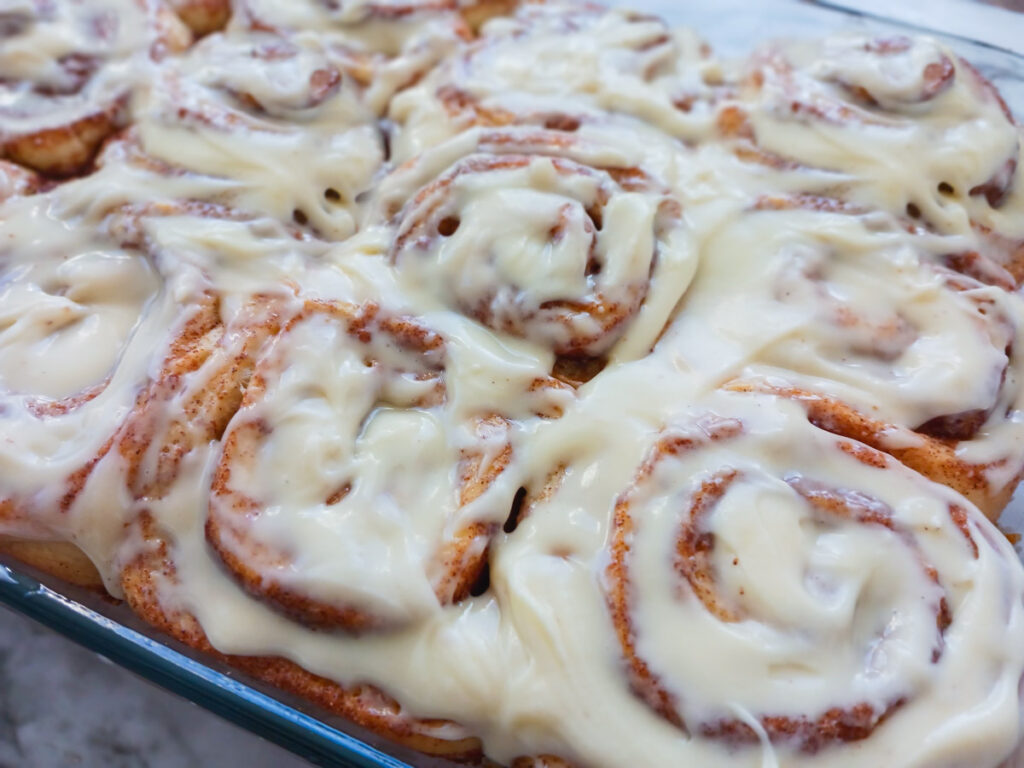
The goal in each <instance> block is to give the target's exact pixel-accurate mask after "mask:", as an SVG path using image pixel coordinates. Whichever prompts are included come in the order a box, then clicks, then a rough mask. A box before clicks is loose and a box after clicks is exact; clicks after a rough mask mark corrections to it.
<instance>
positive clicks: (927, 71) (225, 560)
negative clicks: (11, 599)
mask: <svg viewBox="0 0 1024 768" xmlns="http://www.w3.org/2000/svg"><path fill="white" fill-rule="evenodd" d="M334 5H337V7H336V8H335V7H334ZM56 6H59V7H61V8H63V5H62V4H60V3H57V4H56ZM69 7H70V6H69ZM61 13H64V11H61ZM15 16H17V13H15ZM44 16H45V14H44ZM5 18H6V17H4V16H2V15H0V28H2V29H4V30H5V32H4V34H7V31H6V30H7V28H8V27H7V26H3V25H4V24H5V23H6V22H5V21H4V19H5ZM12 18H13V17H12ZM17 18H20V16H17ZM45 19H46V21H45V24H46V25H49V26H45V28H44V27H39V26H33V25H25V26H22V27H19V26H18V25H17V24H14V22H11V24H12V25H13V26H11V31H10V36H11V38H12V39H14V40H15V41H17V45H19V46H30V45H31V41H32V39H33V36H35V35H37V34H43V35H44V37H45V38H46V42H47V46H48V47H47V48H45V49H42V50H45V51H51V50H54V48H53V47H54V46H65V47H66V46H71V47H72V48H73V47H75V46H76V45H79V43H80V42H81V41H80V40H78V38H77V37H75V35H78V34H79V32H78V31H76V30H77V29H78V27H77V26H76V24H79V22H78V21H77V20H76V19H77V17H74V16H68V17H67V18H65V17H64V16H63V15H60V14H56V15H49V16H45ZM51 26H53V27H54V30H55V31H54V30H51V31H50V32H45V30H46V29H50V27H51ZM44 32H45V34H44ZM126 34H127V32H126ZM140 34H141V33H140ZM65 37H67V38H68V39H67V40H66V41H65ZM76 41H78V42H76ZM3 45H4V46H6V40H5V42H4V44H3ZM8 50H13V49H7V48H5V47H3V46H0V51H3V53H0V70H2V71H4V72H6V69H3V68H4V67H5V66H7V65H5V62H6V58H5V56H6V55H7V53H6V52H7V51H8ZM61 50H63V48H62V49H61ZM69 50H70V48H69ZM56 55H57V54H56V53H54V54H52V55H49V58H47V56H43V57H42V58H41V59H40V63H39V64H38V67H42V68H43V69H45V66H44V65H45V64H46V62H47V61H50V59H52V58H53V56H56ZM18 61H21V60H20V59H19V60H18ZM137 62H138V64H137V66H136V67H134V69H131V68H130V71H128V72H126V73H125V74H126V76H127V77H128V82H129V90H130V99H129V100H128V102H127V105H128V106H127V107H126V108H127V109H128V110H129V117H128V120H127V122H128V124H129V125H130V127H129V128H128V129H127V130H126V131H125V132H123V133H121V134H119V135H118V136H117V137H115V138H113V139H112V140H111V141H110V142H108V144H107V145H106V147H105V148H104V150H103V152H102V153H101V154H100V156H99V158H98V160H97V162H96V164H95V168H93V169H92V171H91V172H90V173H88V174H86V175H83V176H81V177H79V178H74V179H72V180H68V181H65V182H62V183H60V184H44V185H43V188H42V189H41V191H39V192H37V193H36V194H27V192H26V191H25V190H16V189H14V187H13V185H12V192H11V196H10V197H9V198H7V199H2V198H0V393H2V394H0V531H2V532H5V533H14V534H19V535H26V536H35V537H41V538H65V539H68V540H70V541H73V542H74V543H76V544H77V545H78V546H79V547H81V548H82V549H83V550H84V551H85V552H86V554H87V555H88V556H89V557H90V558H91V559H92V560H93V562H94V563H95V564H96V566H97V567H98V569H99V570H100V573H101V574H102V576H103V577H104V580H105V583H106V585H107V588H108V590H109V591H110V592H111V593H112V594H113V595H115V596H119V597H120V596H124V592H123V587H122V582H121V572H122V569H123V568H124V567H125V565H126V564H127V563H129V562H131V561H132V560H133V559H134V558H136V557H137V556H138V555H139V553H140V552H144V551H147V548H151V547H152V546H153V543H152V541H149V540H147V539H146V536H145V535H144V534H143V533H141V532H140V529H139V527H138V525H137V521H138V520H139V519H140V518H142V517H143V516H145V518H146V519H147V520H151V521H153V523H154V524H155V526H156V527H158V528H159V530H160V531H161V535H162V536H163V537H165V539H166V541H167V542H168V546H169V549H168V554H167V557H168V559H169V560H170V561H171V562H172V563H173V565H174V569H173V578H171V577H167V576H163V577H161V578H159V579H157V582H158V589H157V594H156V597H155V599H156V600H157V601H158V602H159V603H160V604H161V605H162V606H164V608H165V609H166V610H167V611H168V612H184V613H187V614H190V615H192V616H194V617H195V618H196V619H197V620H198V623H199V625H200V626H201V627H202V630H203V632H204V633H205V635H206V637H208V639H209V642H210V643H211V644H212V646H213V647H214V648H215V649H216V650H217V651H219V652H221V653H224V654H235V655H252V656H258V655H259V656H262V655H267V656H280V657H283V658H285V659H289V660H291V661H294V662H296V663H297V664H299V665H300V666H301V667H303V668H304V669H306V670H309V671H310V672H312V673H314V674H316V675H319V676H322V677H324V678H327V679H329V680H331V681H336V682H337V683H339V684H342V685H353V684H369V685H373V686H374V687H376V688H378V689H380V690H381V691H384V692H385V693H386V694H387V695H389V696H391V697H393V698H394V699H395V700H396V701H397V702H399V703H400V705H401V707H402V711H403V712H405V713H408V714H409V715H411V716H417V717H426V718H443V719H446V720H450V721H451V723H452V724H451V725H450V726H448V727H449V730H450V732H451V735H452V737H453V738H455V737H458V736H461V735H466V734H468V735H473V736H478V737H479V738H480V739H481V741H482V743H483V749H484V751H485V753H486V755H487V756H488V757H489V758H491V759H493V760H496V761H499V762H502V763H505V764H512V763H513V761H515V760H516V759H518V758H526V757H533V756H540V755H549V756H554V757H558V758H561V759H563V760H565V761H567V762H568V763H570V764H572V765H579V766H607V767H609V768H611V767H613V766H624V765H701V766H705V765H707V766H723V768H725V767H728V768H732V767H733V766H736V768H740V767H747V766H749V767H750V768H755V767H759V768H766V767H767V766H793V767H794V768H798V767H800V766H835V767H841V766H851V767H852V766H869V765H870V766H875V765H886V766H893V767H896V766H900V767H904V768H910V767H912V766H914V767H918V768H940V767H945V768H954V767H956V766H960V767H961V768H963V767H966V766H971V767H972V768H983V767H984V766H989V767H990V768H996V767H997V766H1003V765H1011V764H1012V763H1011V762H1010V761H1012V760H1013V759H1014V755H1015V754H1016V753H1017V752H1018V751H1019V744H1020V743H1021V741H1022V738H1024V728H1022V722H1024V721H1022V713H1024V710H1022V701H1021V687H1022V680H1024V567H1022V565H1021V562H1020V560H1019V559H1018V558H1017V556H1016V555H1015V553H1014V551H1013V548H1012V547H1011V545H1010V544H1009V542H1008V541H1007V540H1006V538H1005V537H1004V536H1003V534H1002V533H1000V531H999V530H998V529H997V528H996V527H995V526H994V525H993V523H992V522H990V520H989V519H987V518H986V516H985V515H984V514H983V513H982V511H980V510H979V508H978V507H977V506H976V505H975V503H973V501H971V500H968V499H967V498H965V497H964V496H962V495H961V494H960V493H959V492H958V491H957V490H954V488H959V486H956V485H955V484H953V483H951V482H948V481H947V480H946V479H945V478H943V477H938V479H939V480H942V482H941V483H940V482H936V481H935V480H936V477H934V476H933V477H931V478H929V477H927V476H926V474H927V472H926V471H925V470H923V469H922V470H921V471H920V472H919V471H915V469H920V467H917V466H915V465H912V464H911V462H910V461H907V460H904V461H903V462H902V463H901V460H900V458H901V456H902V454H900V453H899V451H900V450H901V449H915V448H922V447H928V446H933V445H934V446H940V447H941V448H942V450H943V451H945V452H946V453H943V454H942V455H943V456H947V454H948V457H947V459H948V461H949V462H957V463H956V466H957V467H963V468H965V469H964V472H966V473H968V474H970V477H971V478H975V479H976V480H977V482H978V483H979V484H980V487H982V488H983V492H982V494H981V495H988V496H991V497H993V498H996V497H999V495H1000V494H1001V493H1004V492H1005V491H1007V490H1012V488H1013V486H1014V485H1015V483H1016V480H1017V478H1018V476H1019V474H1020V472H1021V471H1022V469H1024V425H1022V421H1024V417H1022V412H1024V411H1022V402H1024V401H1022V398H1024V370H1022V368H1021V366H1022V365H1024V363H1022V362H1021V359H1020V357H1019V347H1020V344H1019V343H1018V335H1019V334H1020V333H1021V332H1022V329H1024V301H1022V298H1021V294H1020V292H1019V290H1018V289H1017V286H1018V283H1019V281H1020V278H1021V277H1022V276H1024V264H1021V263H1018V262H1019V261H1020V259H1019V258H1018V253H1017V252H1018V250H1020V249H1021V247H1022V244H1024V210H1022V206H1024V198H1022V197H1021V195H1022V194H1024V193H1022V192H1021V190H1020V187H1019V185H1018V184H1016V183H1015V180H1016V168H1017V163H1018V160H1019V156H1020V152H1021V148H1020V132H1019V130H1018V128H1017V126H1016V125H1015V123H1014V121H1013V119H1012V117H1011V115H1010V113H1009V111H1008V109H1007V108H1006V106H1005V104H1003V103H1002V101H1001V99H1000V97H999V96H998V94H997V93H996V92H995V90H994V89H993V88H992V86H991V85H989V84H988V83H987V81H985V80H984V79H983V78H981V76H980V75H979V74H978V73H977V72H976V71H975V70H974V69H973V68H972V67H970V65H968V64H967V63H966V62H964V61H963V60H961V59H960V58H959V57H958V56H957V55H956V54H955V53H954V52H953V51H951V50H949V49H948V48H947V47H946V46H945V45H944V44H943V43H941V42H939V41H936V40H933V39H929V38H917V39H910V38H886V39H876V38H872V37H866V36H862V35H856V34H846V35H840V36H836V37H830V38H827V39H825V40H819V41H802V42H798V43H775V44H771V45H767V46H765V47H763V48H761V49H759V50H758V51H757V52H755V53H754V54H753V55H751V56H750V57H748V58H746V59H744V60H742V61H720V60H718V59H716V58H715V57H714V56H713V54H712V53H711V52H710V50H709V49H708V48H707V46H706V45H704V44H703V43H701V41H700V39H699V37H698V36H697V35H696V33H694V32H691V31H687V30H671V29H669V28H668V27H667V26H666V25H665V24H664V23H663V22H661V21H660V20H658V19H656V18H652V17H649V16H645V15H643V14H635V13H628V12H625V11H619V10H611V11H606V10H604V9H600V8H597V7H595V6H590V5H586V6H577V5H574V4H571V3H561V2H552V3H526V4H524V5H523V7H522V8H520V9H519V10H518V11H516V12H515V13H514V14H513V15H511V16H509V17H507V18H506V17H499V18H495V19H492V20H491V21H489V22H487V23H486V24H485V25H484V26H483V28H482V30H481V31H480V32H479V34H478V35H476V36H475V37H474V36H473V35H472V34H471V33H470V31H469V28H468V27H467V26H466V25H465V23H464V22H463V21H462V19H461V17H460V16H459V14H458V12H457V10H456V9H455V4H454V3H452V4H447V3H426V2H420V3H416V2H410V3H407V4H401V5H399V4H395V3H389V2H365V3H351V4H350V3H342V4H331V3H316V2H295V3H283V2H281V3H274V2H270V0H246V2H243V3H239V4H238V6H237V7H236V9H235V13H234V16H233V18H232V20H231V22H230V23H229V24H228V26H227V28H226V29H225V30H224V31H222V32H217V33H214V34H212V35H209V36H207V37H205V38H204V39H202V40H200V41H198V42H197V43H195V44H194V45H192V46H191V47H190V48H189V49H188V50H186V51H184V52H182V53H180V54H174V55H167V56H165V57H155V58H154V57H151V56H148V57H140V58H138V59H137ZM38 67H37V68H38ZM39 71H43V70H42V69H40V70H39ZM34 72H35V70H33V71H32V72H28V73H20V74H18V77H21V78H23V79H25V80H26V81H28V80H31V79H32V78H34V77H37V75H36V74H33V73H34ZM538 72H542V73H543V74H542V75H539V74H538ZM4 76H5V77H6V76H7V75H4ZM38 77H42V75H38ZM578 369H580V370H578ZM566 370H572V371H574V373H573V375H567V374H565V371H566ZM793 392H799V393H801V394H800V397H796V396H792V395H791V393H793ZM809 399H810V400H814V399H817V400H818V401H825V400H828V401H836V402H841V403H843V404H845V405H847V406H848V407H849V408H850V409H852V410H853V411H854V412H855V413H856V414H858V418H861V419H862V421H863V420H870V421H871V423H872V424H876V423H877V424H880V425H883V426H882V427H879V428H878V429H881V430H882V431H883V432H884V435H882V436H881V437H878V439H875V437H877V435H875V436H874V437H872V438H870V439H869V438H868V437H865V436H864V435H859V434H858V435H850V434H846V433H845V432H844V431H843V429H841V428H840V427H839V426H836V424H834V423H832V422H828V421H827V420H825V419H824V418H820V417H815V416H814V412H813V411H809V410H808V407H807V402H808V400H809ZM858 423H859V422H858ZM872 434H873V435H874V433H872ZM883 438H884V439H883ZM922 449H923V448H922ZM908 465H910V466H908ZM911 466H915V468H911ZM944 466H945V465H944ZM949 486H952V487H949ZM972 499H974V497H973V496H972ZM993 506H998V505H996V504H994V505H993ZM987 511H990V510H987ZM539 764H540V763H538V765H539Z"/></svg>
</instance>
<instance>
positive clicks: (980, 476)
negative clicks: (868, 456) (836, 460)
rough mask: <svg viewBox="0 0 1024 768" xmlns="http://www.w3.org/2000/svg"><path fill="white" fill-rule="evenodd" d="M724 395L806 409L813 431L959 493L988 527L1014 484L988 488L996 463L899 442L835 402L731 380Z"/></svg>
mask: <svg viewBox="0 0 1024 768" xmlns="http://www.w3.org/2000/svg"><path fill="white" fill-rule="evenodd" d="M725 389H728V390H731V391H733V392H761V393H765V394H772V395H778V396H779V397H783V398H787V399H789V400H794V401H796V402H798V403H800V404H801V405H802V406H803V407H804V408H806V409H807V419H808V421H810V422H811V423H812V424H814V426H816V427H818V428H819V429H823V430H825V431H826V432H831V433H833V434H836V435H841V436H843V437H849V438H852V439H853V440H857V441H858V442H860V443H863V444H864V445H866V446H870V447H871V448H874V449H876V450H879V451H882V452H884V453H887V454H889V455H890V456H892V457H893V458H895V459H897V460H899V461H900V462H902V463H903V464H906V465H907V466H908V467H910V468H911V469H913V470H916V471H917V472H920V473H921V474H922V475H924V476H925V477H927V478H929V479H931V480H934V481H935V482H937V483H941V484H942V485H945V486H948V487H949V488H952V489H953V490H956V491H959V492H960V493H962V494H963V495H964V496H965V497H967V498H968V499H969V500H970V501H972V502H974V504H975V505H977V507H978V508H979V509H980V510H981V511H982V512H984V513H985V515H986V516H987V517H988V518H989V519H990V520H993V521H995V520H998V519H999V515H1000V513H1001V512H1002V511H1003V508H1004V507H1005V506H1006V505H1007V504H1008V503H1009V501H1010V497H1011V496H1012V495H1013V491H1014V489H1015V488H1016V487H1017V483H1018V481H1019V480H1020V478H1019V477H1015V478H1013V480H1012V481H1011V482H1009V483H1008V484H1006V485H1005V486H1001V487H993V486H992V484H991V483H990V481H989V479H988V477H987V470H989V469H991V468H993V467H994V466H997V465H998V464H999V463H1000V462H999V461H995V462H993V463H991V464H981V465H979V464H971V463H970V462H967V461H965V460H964V459H962V458H960V456H959V455H957V451H956V443H955V441H950V440H941V439H939V438H935V437H931V436H929V435H926V434H921V433H914V434H913V439H911V440H909V441H908V440H906V439H899V438H898V437H896V435H897V434H900V433H902V434H903V435H906V434H908V433H910V430H907V429H906V428H901V427H898V426H896V425H893V424H888V423H886V422H884V421H880V420H878V419H872V418H870V417H868V416H866V415H865V414H863V413H861V412H859V411H857V410H856V409H855V408H853V407H852V406H851V405H849V404H847V403H844V402H841V401H840V400H837V399H835V398H831V397H827V396H825V395H822V394H817V393H814V392H809V391H806V390H802V389H800V388H798V387H792V386H785V385H775V384H770V383H767V382H748V381H742V380H737V381H733V382H730V383H728V384H727V385H726V386H725Z"/></svg>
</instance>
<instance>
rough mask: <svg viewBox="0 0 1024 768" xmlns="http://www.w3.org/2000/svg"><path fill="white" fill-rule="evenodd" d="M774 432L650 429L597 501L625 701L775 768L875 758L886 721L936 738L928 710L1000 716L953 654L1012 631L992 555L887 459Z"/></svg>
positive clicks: (968, 527)
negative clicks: (777, 763) (630, 469)
mask: <svg viewBox="0 0 1024 768" xmlns="http://www.w3.org/2000/svg"><path fill="white" fill-rule="evenodd" d="M780 410H784V409H780ZM740 412H741V413H743V412H744V411H743V410H742V409H741V411H740ZM747 415H748V416H749V415H750V414H749V413H748V414H747ZM784 420H785V417H784V416H783V415H782V414H781V413H771V414H768V413H765V412H761V413H760V414H759V415H757V416H756V417H754V418H753V419H752V420H748V419H747V418H746V417H744V418H734V417H727V416H719V415H709V416H707V417H704V418H701V419H698V420H696V421H695V422H694V423H692V424H689V425H684V426H669V427H667V428H666V429H665V430H664V431H663V432H662V433H661V434H660V436H659V437H658V439H657V441H656V442H655V443H654V445H653V447H652V448H651V449H650V451H649V453H648V454H647V457H646V458H645V459H644V461H643V463H642V464H641V465H640V466H639V468H638V469H637V471H636V474H635V477H634V479H633V482H632V483H631V485H630V486H629V487H628V488H627V489H626V490H625V491H624V492H623V493H622V494H621V495H620V496H619V498H618V499H617V501H616V502H615V508H614V518H613V530H612V533H611V537H610V541H609V564H608V565H607V568H606V570H605V574H604V577H605V589H606V595H607V605H608V609H609V611H610V614H611V618H612V621H613V623H614V627H615V633H616V637H617V640H618V644H619V647H620V649H621V652H622V655H623V659H624V661H625V669H626V674H627V676H628V678H629V682H630V685H631V687H632V690H633V692H634V693H635V695H636V696H637V697H639V698H640V699H642V700H643V701H644V702H645V703H646V704H647V706H648V707H650V709H651V711H652V712H653V713H655V714H656V715H657V716H658V717H660V718H662V719H664V720H665V721H667V722H668V723H670V724H672V725H674V726H675V727H677V728H679V729H680V730H681V731H683V732H685V733H687V734H688V735H689V737H690V738H691V739H695V740H712V741H718V742H724V743H725V744H726V745H728V747H729V748H730V749H731V750H744V749H750V748H752V747H753V748H756V747H757V746H758V745H759V744H760V745H761V748H762V749H764V748H767V746H768V745H771V747H772V748H773V749H774V750H775V754H776V755H777V756H778V757H779V758H781V759H785V760H790V759H792V760H793V762H794V764H796V763H797V761H798V760H802V759H804V758H806V756H807V755H810V754H814V753H819V752H820V753H822V757H824V753H826V752H828V753H829V754H830V755H835V756H838V755H837V753H840V752H841V751H842V750H843V749H853V747H846V746H845V745H847V744H851V743H854V742H863V743H865V744H866V746H860V745H858V746H857V747H856V749H857V750H858V752H859V753H860V754H861V758H865V757H867V755H870V754H879V755H884V754H886V750H887V749H892V748H894V747H893V744H894V742H893V741H892V740H893V739H894V738H896V739H898V738H899V732H900V729H899V726H898V724H897V723H898V722H899V721H900V720H901V719H907V720H910V721H913V722H916V723H919V724H920V723H922V722H931V723H932V728H940V727H941V725H942V723H943V722H944V717H945V707H946V704H945V703H944V702H945V701H946V700H945V699H943V697H944V696H957V697H960V701H958V705H957V706H958V707H963V709H964V710H965V711H966V710H967V709H969V708H971V707H976V708H979V709H980V708H984V709H985V710H986V711H988V707H989V706H993V707H995V708H996V710H1000V708H1007V711H1009V710H1014V709H1015V708H1016V706H1017V699H1018V693H1017V691H1016V689H1015V688H1014V689H1013V690H997V691H995V692H990V691H989V690H988V688H987V685H988V684H989V682H991V681H993V680H995V678H994V677H991V676H986V677H985V679H984V680H983V681H982V680H978V679H976V678H975V676H976V675H977V674H978V672H979V670H978V669H977V667H976V665H975V663H974V660H973V653H972V652H971V649H972V648H973V647H974V646H973V643H974V642H975V641H976V640H978V639H980V638H983V637H986V636H987V634H988V633H993V634H994V635H1000V634H1001V633H1003V632H1004V631H1005V630H1006V627H1007V626H1010V625H1013V626H1017V625H1018V619H1017V618H1016V617H1017V614H1019V612H1020V600H1019V597H1015V595H1017V594H1018V592H1019V590H1020V584H1019V583H1017V579H1016V578H1015V577H1013V576H1012V575H1011V574H1010V571H1009V569H1007V568H1005V565H1006V564H1007V563H1008V562H1010V558H1012V557H1013V553H1012V551H1011V549H1010V548H1009V547H1008V546H1007V545H1006V542H1005V541H1002V540H1001V537H1000V535H999V534H998V533H997V532H996V531H995V530H994V529H993V528H991V526H990V525H989V524H988V523H987V521H986V520H985V519H984V518H983V517H982V516H981V515H980V514H978V512H977V510H976V509H975V508H974V507H973V506H971V505H970V504H969V503H967V502H966V501H964V500H963V499H962V498H961V497H959V496H958V495H957V494H955V493H952V492H950V491H948V490H947V489H945V488H942V487H941V486H938V485H934V484H932V483H930V482H929V481H927V480H925V479H924V478H922V477H921V476H919V475H917V474H916V473H914V472H912V471H910V470H908V469H906V468H905V467H903V466H902V465H900V464H899V463H897V462H895V461H894V460H893V459H891V458H890V457H888V456H886V455H884V454H882V453H879V452H877V451H875V450H873V449H871V448H868V447H866V446H864V445H862V444H859V443H856V442H854V441H851V440H847V439H844V438H838V437H835V436H832V435H829V434H827V433H824V432H820V431H817V430H815V429H813V428H811V427H809V426H808V427H806V428H805V429H794V428H792V426H787V428H786V430H785V431H783V430H781V429H780V428H779V427H780V424H779V422H781V421H784ZM989 590H991V592H989ZM991 595H996V596H997V597H996V598H995V599H992V600H990V599H989V597H990V596H991ZM709 659H714V660H715V663H713V664H710V663H708V660H709ZM966 681H970V683H969V684H968V685H967V686H966V687H964V683H965V682H966ZM890 724H891V725H892V727H891V728H890ZM922 727H924V726H922ZM887 745H888V746H887ZM1012 747H1013V744H1012V743H999V744H991V745H989V747H988V749H989V753H990V755H989V757H990V758H991V759H993V760H995V761H998V760H999V759H1002V758H1004V757H1006V755H1007V754H1008V753H1009V751H1010V750H1011V749H1012ZM895 748H896V749H900V750H904V749H910V750H911V751H916V750H919V749H920V750H922V754H926V753H928V750H929V747H928V746H923V747H922V746H920V745H915V746H913V747H912V748H908V747H907V745H905V744H902V745H901V744H900V743H899V742H898V741H897V742H896V746H895ZM876 750H877V751H876ZM901 754H904V753H903V752H901ZM785 755H789V756H790V757H788V758H787V757H784V756H785ZM918 757H919V759H920V760H921V762H920V764H922V765H923V764H930V762H929V759H928V758H927V757H921V755H919V756H918ZM787 764H788V763H787ZM800 764H803V763H802V762H801V763H800ZM915 764H917V763H916V762H915Z"/></svg>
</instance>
